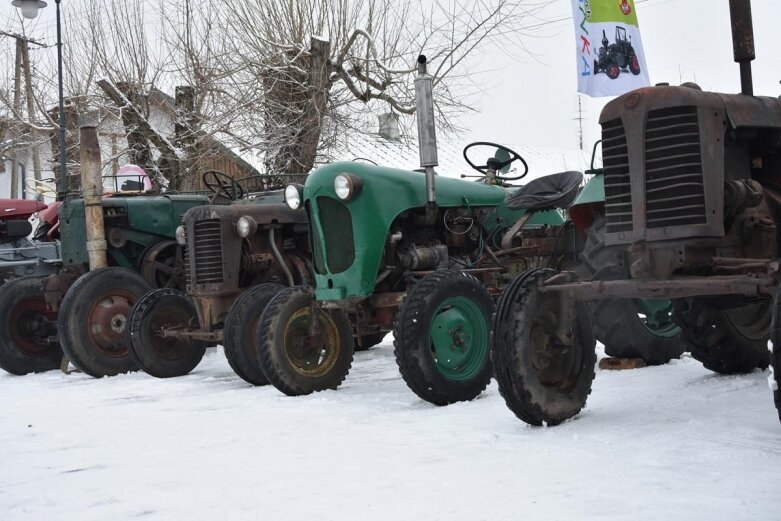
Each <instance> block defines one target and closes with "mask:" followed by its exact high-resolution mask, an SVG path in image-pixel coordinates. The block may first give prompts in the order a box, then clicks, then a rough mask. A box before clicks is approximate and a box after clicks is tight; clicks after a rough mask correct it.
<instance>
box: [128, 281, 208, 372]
mask: <svg viewBox="0 0 781 521" xmlns="http://www.w3.org/2000/svg"><path fill="white" fill-rule="evenodd" d="M129 316H130V318H129V330H130V335H129V344H130V346H129V347H130V353H131V356H132V357H133V360H134V361H135V363H136V364H137V365H138V367H139V368H140V369H142V370H143V371H144V372H145V373H147V374H149V375H151V376H155V377H157V378H173V377H176V376H184V375H186V374H189V373H190V372H191V371H192V370H193V369H195V368H196V367H198V364H199V363H200V362H201V360H202V359H203V355H204V353H205V352H206V342H204V341H202V340H193V339H190V338H186V337H172V336H164V335H163V331H171V332H176V331H187V330H192V329H198V313H197V312H196V310H195V306H194V305H193V303H192V301H190V299H189V298H187V295H186V294H185V293H184V292H183V291H179V290H178V289H168V288H165V289H156V290H153V291H150V292H149V293H147V294H146V295H144V296H143V297H142V298H141V299H140V300H139V301H138V302H137V303H136V305H135V306H133V309H132V310H131V311H130V315H129Z"/></svg>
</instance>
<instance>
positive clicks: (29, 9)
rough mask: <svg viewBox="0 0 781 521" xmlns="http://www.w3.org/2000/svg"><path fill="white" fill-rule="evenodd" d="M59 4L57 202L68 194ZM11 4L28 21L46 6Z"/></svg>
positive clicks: (37, 1) (28, 1) (39, 0)
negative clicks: (58, 158)
mask: <svg viewBox="0 0 781 521" xmlns="http://www.w3.org/2000/svg"><path fill="white" fill-rule="evenodd" d="M60 2H62V0H54V3H55V4H56V5H57V76H58V88H59V97H60V122H59V124H60V129H59V130H60V132H59V148H60V186H59V190H58V193H57V200H58V201H61V200H63V199H65V194H66V193H67V192H68V163H67V159H66V158H65V96H64V94H63V88H62V21H61V18H60ZM11 4H12V5H13V6H14V7H18V8H19V9H20V10H21V11H22V16H24V17H25V18H27V19H28V20H33V19H34V18H36V17H37V16H38V11H39V10H40V9H43V8H44V7H46V6H47V5H48V4H47V3H46V2H44V1H43V0H12V2H11Z"/></svg>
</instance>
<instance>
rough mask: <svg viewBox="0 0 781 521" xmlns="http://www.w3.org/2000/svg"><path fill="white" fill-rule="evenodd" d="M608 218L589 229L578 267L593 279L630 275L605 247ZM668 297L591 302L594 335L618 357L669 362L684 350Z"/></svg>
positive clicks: (610, 353)
mask: <svg viewBox="0 0 781 521" xmlns="http://www.w3.org/2000/svg"><path fill="white" fill-rule="evenodd" d="M606 229H607V219H605V216H604V215H599V216H597V218H596V219H595V220H594V223H593V224H592V225H591V227H590V228H589V229H588V231H587V232H586V233H587V237H586V245H585V247H584V248H583V252H582V253H581V254H580V256H579V261H580V264H579V268H580V269H581V270H583V271H584V272H585V274H586V276H587V277H588V278H590V279H593V280H611V279H622V278H628V273H627V269H626V267H625V266H624V265H623V262H622V261H621V259H619V257H618V256H617V255H616V254H615V253H614V252H612V251H611V250H609V249H608V248H605V231H606ZM672 308H673V305H672V302H671V301H669V300H661V299H656V300H643V299H603V300H598V301H596V302H594V303H593V304H591V305H590V311H591V315H592V317H593V321H594V334H595V336H596V337H597V339H598V340H599V341H600V342H602V343H603V344H605V353H607V354H608V355H609V356H613V357H618V358H641V359H643V360H644V361H645V363H646V364H648V365H660V364H666V363H667V362H669V361H670V360H671V359H673V358H679V357H680V356H681V354H682V353H683V351H684V345H683V343H682V342H681V338H680V328H679V327H678V325H677V324H676V323H675V322H674V321H673V318H672Z"/></svg>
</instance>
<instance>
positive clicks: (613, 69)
mask: <svg viewBox="0 0 781 521" xmlns="http://www.w3.org/2000/svg"><path fill="white" fill-rule="evenodd" d="M605 74H607V77H608V78H610V79H611V80H614V79H616V78H618V75H619V74H621V69H620V68H619V67H618V65H616V64H615V63H611V64H610V65H608V66H607V69H606V70H605Z"/></svg>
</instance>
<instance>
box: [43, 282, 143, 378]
mask: <svg viewBox="0 0 781 521" xmlns="http://www.w3.org/2000/svg"><path fill="white" fill-rule="evenodd" d="M151 289H152V288H150V287H149V283H147V282H146V281H145V280H144V278H143V277H142V276H141V275H139V274H138V273H136V272H134V271H131V270H129V269H126V268H101V269H97V270H93V271H90V272H88V273H86V274H85V275H82V276H81V277H79V278H78V279H76V282H74V283H73V285H71V287H70V288H68V291H67V292H66V293H65V297H64V298H63V299H62V303H61V304H60V311H59V315H58V317H57V333H58V334H59V338H60V346H61V347H62V350H63V351H64V352H65V354H66V355H67V356H68V358H69V359H70V361H71V362H72V363H73V365H75V366H76V367H77V368H79V369H80V370H81V371H82V372H83V373H85V374H88V375H90V376H93V377H95V378H100V377H103V376H114V375H117V374H120V373H128V372H131V371H135V370H137V369H138V367H137V366H136V364H135V363H134V362H133V359H132V358H131V355H130V352H129V350H128V339H127V333H126V331H125V329H126V326H127V319H128V314H129V312H130V309H131V308H132V307H133V305H134V304H135V303H136V302H137V301H138V300H139V299H140V298H141V297H143V296H144V295H145V294H146V293H147V292H148V291H149V290H151Z"/></svg>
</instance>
